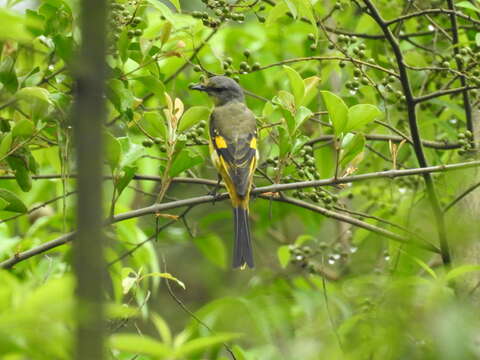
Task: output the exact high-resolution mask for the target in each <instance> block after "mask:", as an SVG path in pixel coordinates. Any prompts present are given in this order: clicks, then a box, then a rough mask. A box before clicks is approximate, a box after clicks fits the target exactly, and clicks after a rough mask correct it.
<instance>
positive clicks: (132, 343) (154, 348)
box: [109, 334, 173, 359]
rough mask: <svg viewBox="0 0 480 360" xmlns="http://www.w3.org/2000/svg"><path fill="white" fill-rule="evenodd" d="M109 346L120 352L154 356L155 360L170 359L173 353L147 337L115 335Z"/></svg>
mask: <svg viewBox="0 0 480 360" xmlns="http://www.w3.org/2000/svg"><path fill="white" fill-rule="evenodd" d="M109 344H110V346H111V347H112V348H114V349H117V350H120V351H128V352H131V353H135V354H143V355H150V356H156V357H157V358H156V359H163V358H165V357H170V356H171V355H172V353H173V351H172V349H171V348H170V347H169V346H167V345H165V344H163V343H161V342H160V341H157V340H155V339H153V338H151V337H149V336H140V335H133V334H115V335H112V336H111V337H110V339H109Z"/></svg>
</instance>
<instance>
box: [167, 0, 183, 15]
mask: <svg viewBox="0 0 480 360" xmlns="http://www.w3.org/2000/svg"><path fill="white" fill-rule="evenodd" d="M168 1H169V2H170V3H171V4H172V5H173V6H175V9H177V11H178V12H181V11H182V9H181V8H180V0H168Z"/></svg>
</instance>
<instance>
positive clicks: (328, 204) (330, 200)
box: [292, 188, 338, 210]
mask: <svg viewBox="0 0 480 360" xmlns="http://www.w3.org/2000/svg"><path fill="white" fill-rule="evenodd" d="M292 195H293V196H294V197H296V198H298V199H306V198H309V199H310V200H312V201H313V202H314V203H319V202H320V201H321V202H322V203H323V206H324V207H325V209H327V210H330V209H332V208H333V206H334V205H335V203H337V202H338V196H337V195H335V194H330V193H328V192H327V191H325V190H323V189H321V188H316V189H314V190H313V191H312V192H303V191H301V190H296V191H294V192H293V194H292Z"/></svg>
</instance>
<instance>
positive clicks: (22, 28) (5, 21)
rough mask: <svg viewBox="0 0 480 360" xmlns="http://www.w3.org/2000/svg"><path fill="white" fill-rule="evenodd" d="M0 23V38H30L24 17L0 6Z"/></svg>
mask: <svg viewBox="0 0 480 360" xmlns="http://www.w3.org/2000/svg"><path fill="white" fill-rule="evenodd" d="M0 24H2V26H0V40H9V39H10V40H18V41H27V40H30V39H31V38H32V36H31V34H30V33H29V32H28V30H27V28H26V21H25V18H24V17H23V16H20V15H18V14H17V13H15V12H13V11H10V10H8V9H6V8H5V7H2V8H0Z"/></svg>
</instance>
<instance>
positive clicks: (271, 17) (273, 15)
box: [265, 2, 288, 27]
mask: <svg viewBox="0 0 480 360" xmlns="http://www.w3.org/2000/svg"><path fill="white" fill-rule="evenodd" d="M287 11H288V6H287V4H285V3H284V2H278V3H277V5H275V6H274V7H273V8H272V9H271V10H270V11H269V13H268V17H267V21H266V23H265V24H266V26H267V27H268V26H271V25H273V24H275V22H276V21H277V20H278V19H279V18H281V17H282V16H284V15H285V14H286V13H287Z"/></svg>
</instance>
